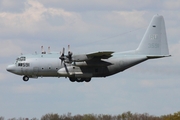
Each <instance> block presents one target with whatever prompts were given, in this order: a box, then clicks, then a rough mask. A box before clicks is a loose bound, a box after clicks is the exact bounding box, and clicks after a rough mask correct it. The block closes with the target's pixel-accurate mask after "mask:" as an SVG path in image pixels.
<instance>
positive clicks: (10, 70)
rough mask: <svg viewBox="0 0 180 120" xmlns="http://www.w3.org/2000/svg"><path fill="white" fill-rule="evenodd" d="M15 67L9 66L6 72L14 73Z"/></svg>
mask: <svg viewBox="0 0 180 120" xmlns="http://www.w3.org/2000/svg"><path fill="white" fill-rule="evenodd" d="M14 68H15V65H8V66H7V68H6V70H7V71H9V72H14V71H15V69H14Z"/></svg>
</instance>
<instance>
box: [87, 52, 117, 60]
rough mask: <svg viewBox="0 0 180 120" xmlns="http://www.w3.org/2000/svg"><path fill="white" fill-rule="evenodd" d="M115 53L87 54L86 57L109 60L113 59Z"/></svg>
mask: <svg viewBox="0 0 180 120" xmlns="http://www.w3.org/2000/svg"><path fill="white" fill-rule="evenodd" d="M113 53H114V52H111V51H103V52H95V53H90V54H86V56H87V57H88V58H89V59H93V58H99V59H108V58H110V57H112V54H113Z"/></svg>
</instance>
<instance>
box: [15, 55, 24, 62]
mask: <svg viewBox="0 0 180 120" xmlns="http://www.w3.org/2000/svg"><path fill="white" fill-rule="evenodd" d="M19 61H26V57H24V56H22V57H20V58H17V59H16V63H17V62H19Z"/></svg>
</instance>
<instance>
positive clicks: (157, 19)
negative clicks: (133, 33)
mask: <svg viewBox="0 0 180 120" xmlns="http://www.w3.org/2000/svg"><path fill="white" fill-rule="evenodd" d="M136 51H137V53H138V54H141V55H147V56H169V50H168V44H167V37H166V29H165V23H164V18H163V16H160V15H155V16H153V18H152V20H151V22H150V24H149V26H148V28H147V30H146V32H145V34H144V36H143V38H142V41H141V43H140V45H139V47H138V48H137V50H136Z"/></svg>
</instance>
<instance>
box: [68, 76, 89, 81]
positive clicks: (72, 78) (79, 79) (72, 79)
mask: <svg viewBox="0 0 180 120" xmlns="http://www.w3.org/2000/svg"><path fill="white" fill-rule="evenodd" d="M69 80H70V81H71V82H75V81H76V82H90V81H91V78H74V77H70V78H69Z"/></svg>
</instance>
